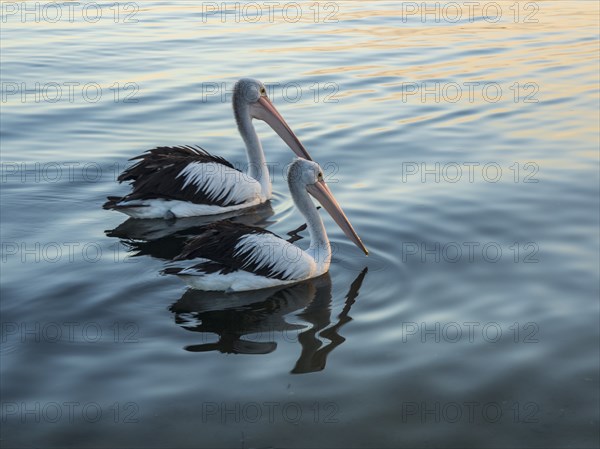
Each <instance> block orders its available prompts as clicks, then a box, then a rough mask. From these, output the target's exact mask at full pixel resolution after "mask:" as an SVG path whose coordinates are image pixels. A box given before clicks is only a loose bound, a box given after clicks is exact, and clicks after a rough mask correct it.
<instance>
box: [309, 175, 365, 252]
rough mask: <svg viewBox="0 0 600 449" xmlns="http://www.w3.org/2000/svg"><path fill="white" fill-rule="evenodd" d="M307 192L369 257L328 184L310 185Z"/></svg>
mask: <svg viewBox="0 0 600 449" xmlns="http://www.w3.org/2000/svg"><path fill="white" fill-rule="evenodd" d="M306 190H308V193H310V194H311V195H312V196H314V197H315V199H316V200H317V201H318V202H319V203H321V205H322V206H323V207H324V208H325V210H326V211H327V212H328V213H329V215H331V218H333V219H334V220H335V222H336V223H337V225H338V226H339V227H340V229H341V230H342V231H344V234H346V237H348V238H349V239H350V240H352V242H353V243H354V244H355V245H356V246H358V247H359V248H360V249H361V250H362V251H363V252H364V253H365V254H366V255H369V251H368V250H367V248H365V245H364V244H363V242H362V240H361V239H360V237H359V236H358V234H357V233H356V231H355V230H354V228H353V227H352V225H351V224H350V221H349V220H348V217H346V214H345V213H344V211H343V210H342V208H341V206H340V205H339V204H338V202H337V201H336V199H335V197H334V196H333V193H331V190H329V187H327V184H325V181H319V182H316V183H315V184H309V185H307V186H306Z"/></svg>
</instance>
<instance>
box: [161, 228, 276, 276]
mask: <svg viewBox="0 0 600 449" xmlns="http://www.w3.org/2000/svg"><path fill="white" fill-rule="evenodd" d="M248 234H271V235H275V236H276V237H277V235H276V234H273V233H272V232H271V231H267V230H266V229H263V228H259V227H255V226H247V225H243V224H240V223H232V222H230V221H220V222H217V223H212V224H209V225H207V226H205V227H204V228H203V230H202V233H201V234H200V235H199V236H198V237H196V238H195V239H193V240H191V241H190V242H189V243H188V244H187V245H186V246H185V247H184V248H183V250H182V251H181V253H180V254H179V255H178V256H177V257H175V259H174V260H191V259H196V258H203V259H209V260H210V262H202V263H200V264H197V265H194V266H193V268H194V269H196V270H198V271H200V272H203V273H207V274H208V273H215V272H220V273H222V274H227V273H231V272H233V271H235V270H244V271H248V272H250V273H254V274H256V275H259V276H264V277H269V278H274V279H287V278H286V277H285V276H284V275H283V274H282V273H280V272H277V271H275V270H274V269H273V267H270V266H263V267H260V268H259V267H258V264H257V263H256V262H252V261H250V260H249V259H250V256H251V255H252V254H251V251H249V252H246V253H238V254H235V253H236V251H235V246H236V244H237V243H238V242H239V240H240V239H241V238H242V237H245V236H247V235H248ZM282 241H283V240H282ZM168 274H177V273H175V272H173V271H172V272H171V273H168Z"/></svg>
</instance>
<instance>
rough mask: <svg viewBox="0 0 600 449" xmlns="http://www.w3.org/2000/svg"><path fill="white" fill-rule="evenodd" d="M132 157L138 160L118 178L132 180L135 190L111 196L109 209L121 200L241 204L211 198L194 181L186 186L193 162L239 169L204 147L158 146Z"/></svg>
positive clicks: (219, 204) (107, 203)
mask: <svg viewBox="0 0 600 449" xmlns="http://www.w3.org/2000/svg"><path fill="white" fill-rule="evenodd" d="M130 160H132V161H134V160H137V161H138V162H137V163H136V164H134V165H133V166H131V167H129V168H128V169H127V170H125V171H124V172H123V173H121V175H120V176H119V177H118V178H117V180H118V181H119V182H124V181H131V186H132V189H133V191H132V192H131V193H130V194H129V195H126V196H124V197H122V198H115V197H110V198H108V200H109V201H107V202H106V203H105V204H104V206H103V207H104V208H105V209H116V208H118V206H117V203H119V202H121V201H135V200H151V199H164V200H179V201H188V202H191V203H195V204H211V205H216V206H222V207H225V206H232V205H235V204H239V202H236V201H235V200H230V201H225V200H224V199H214V198H212V197H209V196H208V195H207V194H206V192H204V191H203V190H202V189H199V190H198V186H197V185H194V184H188V185H187V186H185V187H184V184H185V177H182V176H179V174H180V173H181V171H182V170H183V169H185V168H186V167H187V166H188V165H189V164H191V163H198V162H199V163H209V162H214V163H218V164H222V165H225V166H226V167H228V168H230V169H232V170H237V169H236V168H235V167H234V166H233V165H232V164H231V163H230V162H228V161H227V160H226V159H223V158H222V157H219V156H214V155H212V154H210V153H208V152H206V151H205V150H203V149H202V148H200V147H197V148H195V147H191V146H182V147H158V148H154V149H153V150H148V151H146V152H145V153H144V154H141V155H139V156H136V157H134V158H132V159H130ZM238 171H239V170H238ZM178 176H179V177H178Z"/></svg>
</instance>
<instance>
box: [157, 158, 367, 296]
mask: <svg viewBox="0 0 600 449" xmlns="http://www.w3.org/2000/svg"><path fill="white" fill-rule="evenodd" d="M287 176H288V185H289V188H290V192H291V194H292V199H293V200H294V203H295V204H296V207H298V209H299V210H300V212H301V213H302V215H303V216H304V218H305V219H306V224H307V227H308V232H309V235H310V247H309V248H308V249H307V250H306V251H303V250H302V249H300V248H298V247H297V246H295V245H292V244H291V243H289V242H287V241H285V240H284V239H282V238H280V237H278V236H277V235H275V234H273V233H272V232H269V231H267V230H265V229H262V228H258V227H253V226H245V225H241V224H233V223H229V222H223V221H222V222H218V223H214V224H212V225H208V226H207V227H206V228H205V230H204V231H203V232H202V234H200V236H198V237H196V238H195V239H194V240H192V241H191V242H189V243H188V244H187V245H186V246H185V247H184V249H183V251H182V252H181V254H179V256H177V257H176V258H175V260H192V259H201V260H200V261H199V262H200V263H198V264H196V265H194V266H192V267H189V268H167V269H166V270H164V273H165V274H176V275H178V276H179V277H180V278H182V280H183V281H184V282H186V283H187V284H188V285H189V286H190V287H192V288H195V289H198V290H214V291H227V292H237V291H246V290H257V289H261V288H268V287H276V286H280V285H286V284H292V283H295V282H299V281H304V280H306V279H311V278H314V277H317V276H320V275H322V274H324V273H326V272H327V271H328V270H329V264H330V263H331V245H330V243H329V239H328V238H327V233H326V232H325V226H324V225H323V221H322V220H321V217H320V216H319V213H318V211H317V208H316V207H315V205H314V204H313V202H312V200H311V199H310V196H309V195H308V194H309V193H310V194H311V195H312V196H313V197H315V198H316V199H317V201H318V202H319V203H321V204H322V205H323V207H324V208H325V210H327V212H329V214H330V215H331V216H332V218H333V219H334V220H335V221H336V223H337V224H338V226H340V228H341V229H342V230H343V231H344V233H345V234H346V236H348V238H349V239H350V240H352V242H354V244H356V245H357V246H358V247H359V248H360V249H361V250H363V251H364V253H365V254H368V251H367V249H366V248H365V246H364V245H363V243H362V241H361V240H360V238H359V237H358V235H357V234H356V232H355V231H354V228H353V227H352V225H351V224H350V222H349V221H348V218H347V217H346V215H345V214H344V212H343V211H342V208H341V207H340V205H339V204H338V203H337V201H336V200H335V198H334V197H333V194H332V193H331V190H329V187H327V184H325V181H324V180H323V171H322V170H321V167H319V165H318V164H317V163H316V162H312V161H308V160H306V159H297V160H295V161H294V162H292V164H290V167H289V169H288V175H287Z"/></svg>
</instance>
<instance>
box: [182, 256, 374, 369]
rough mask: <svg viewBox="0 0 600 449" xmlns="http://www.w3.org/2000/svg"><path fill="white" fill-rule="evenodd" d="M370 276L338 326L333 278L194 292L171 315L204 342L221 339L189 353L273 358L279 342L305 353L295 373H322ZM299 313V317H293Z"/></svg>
mask: <svg viewBox="0 0 600 449" xmlns="http://www.w3.org/2000/svg"><path fill="white" fill-rule="evenodd" d="M366 274H367V268H366V267H365V269H364V270H363V271H362V272H361V273H360V274H359V275H358V276H357V277H356V279H355V280H354V281H353V282H352V284H351V285H350V287H349V289H348V292H347V294H346V300H345V303H344V308H343V310H342V312H341V313H340V314H339V315H338V316H337V319H335V323H333V325H332V319H331V304H332V284H331V279H330V277H329V275H328V274H325V275H323V276H321V277H319V278H316V279H311V280H308V281H305V282H302V283H299V284H295V285H291V286H287V287H279V288H271V289H265V290H257V291H252V292H243V293H233V294H224V293H221V292H203V291H198V290H192V289H189V290H187V291H186V292H185V293H184V294H183V296H182V297H181V298H180V299H179V300H178V301H177V302H175V303H174V304H172V305H171V307H170V311H171V312H173V313H174V315H175V322H176V323H177V324H179V325H180V326H181V327H183V328H184V329H186V330H189V331H191V332H199V333H202V334H203V339H204V338H206V337H208V335H210V334H214V335H215V336H216V337H217V339H216V341H211V342H202V343H200V344H194V345H189V346H186V347H185V348H184V349H185V350H187V351H191V352H209V351H218V352H221V353H225V354H268V353H271V352H273V351H275V349H276V348H277V342H276V341H275V340H277V339H279V340H283V341H298V342H299V343H300V345H301V348H302V350H301V353H300V357H299V358H298V360H297V361H296V364H295V366H294V368H293V369H292V371H291V372H292V373H294V374H300V373H310V372H315V371H321V370H323V369H324V368H325V365H326V362H327V356H328V355H329V354H330V353H331V352H332V351H333V350H334V349H335V348H336V347H338V346H339V345H341V344H342V343H343V342H344V341H345V338H344V337H342V336H341V335H340V333H339V331H340V329H341V327H342V326H344V325H345V324H346V323H348V322H349V321H351V320H352V318H351V317H350V315H349V314H350V309H351V307H352V304H354V302H355V301H356V299H357V297H358V294H359V290H360V287H361V285H362V282H363V280H364V278H365V276H366ZM298 310H301V311H300V313H297V314H295V315H292V316H290V314H292V313H293V312H296V311H298ZM286 318H287V319H286ZM288 320H289V321H288ZM209 338H210V337H209ZM211 339H213V340H214V338H211ZM325 341H327V342H325Z"/></svg>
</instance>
